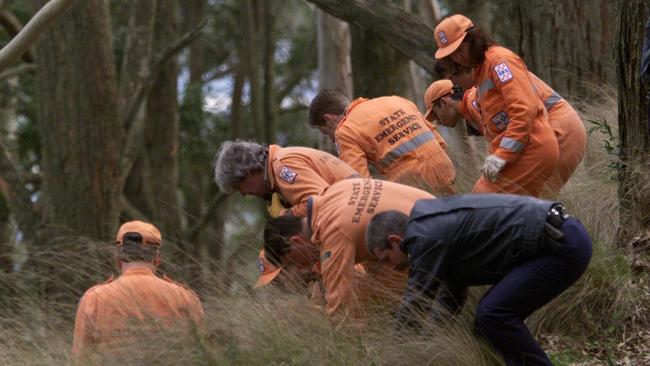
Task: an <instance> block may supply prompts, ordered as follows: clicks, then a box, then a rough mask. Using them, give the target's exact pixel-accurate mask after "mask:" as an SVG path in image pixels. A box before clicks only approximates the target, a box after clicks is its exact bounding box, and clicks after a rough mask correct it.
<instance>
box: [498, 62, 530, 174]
mask: <svg viewBox="0 0 650 366" xmlns="http://www.w3.org/2000/svg"><path fill="white" fill-rule="evenodd" d="M491 67H492V69H491V70H490V76H491V77H492V80H493V81H494V85H496V87H497V89H498V90H499V92H500V94H501V97H502V99H503V103H504V106H505V113H506V114H507V115H508V119H509V123H508V127H507V128H506V130H505V132H504V133H503V138H502V139H501V143H500V144H499V147H498V148H497V149H496V151H495V155H496V156H498V157H500V158H501V159H504V160H505V161H507V162H509V163H511V162H514V161H515V160H517V159H518V158H519V154H520V153H521V151H522V150H523V149H524V147H525V146H526V144H527V143H528V140H529V139H530V131H531V129H532V126H533V123H534V120H535V118H537V115H538V113H539V112H540V107H541V106H542V105H541V101H540V100H539V97H538V96H537V94H536V93H535V91H534V90H533V86H532V83H531V81H530V77H529V76H528V70H527V69H526V66H525V65H524V63H523V61H521V60H520V59H516V58H513V57H509V58H507V59H506V60H499V61H497V62H495V64H493V65H492V66H491Z"/></svg>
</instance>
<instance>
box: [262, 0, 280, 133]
mask: <svg viewBox="0 0 650 366" xmlns="http://www.w3.org/2000/svg"><path fill="white" fill-rule="evenodd" d="M277 7H278V5H277V4H276V3H275V2H273V1H264V2H263V3H262V8H263V11H264V18H263V21H264V28H263V33H264V122H265V124H266V126H265V132H266V142H268V143H269V144H272V143H275V134H276V125H277V119H278V113H277V106H276V102H275V88H274V87H273V83H274V80H275V71H274V68H275V17H276V14H277V9H276V8H277Z"/></svg>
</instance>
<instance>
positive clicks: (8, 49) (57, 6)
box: [0, 0, 77, 72]
mask: <svg viewBox="0 0 650 366" xmlns="http://www.w3.org/2000/svg"><path fill="white" fill-rule="evenodd" d="M75 2H77V0H50V1H49V2H48V3H47V4H45V5H44V6H43V7H42V8H41V9H40V10H39V11H38V12H37V13H36V14H35V15H34V16H33V17H32V19H30V20H29V22H27V24H26V25H25V27H23V29H21V31H20V32H19V33H18V34H17V35H16V36H15V37H14V38H13V39H12V40H11V42H9V43H8V44H7V45H6V46H4V47H3V48H2V50H0V72H2V71H3V70H5V69H6V68H7V67H8V66H9V65H11V64H13V63H14V62H16V61H17V60H18V59H19V58H20V57H21V56H22V55H23V54H24V53H25V52H27V50H28V49H29V47H30V46H31V45H32V44H33V43H34V42H36V40H37V39H38V37H39V36H40V35H41V33H43V31H45V29H47V28H48V27H49V26H50V25H51V24H52V23H53V22H54V21H55V20H57V19H58V18H59V17H61V15H63V14H64V13H65V12H66V11H67V10H68V9H70V7H72V5H74V3H75Z"/></svg>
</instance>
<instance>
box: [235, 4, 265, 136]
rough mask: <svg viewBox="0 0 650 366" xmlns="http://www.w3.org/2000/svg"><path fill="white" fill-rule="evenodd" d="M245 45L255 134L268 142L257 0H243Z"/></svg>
mask: <svg viewBox="0 0 650 366" xmlns="http://www.w3.org/2000/svg"><path fill="white" fill-rule="evenodd" d="M241 4H242V17H243V21H242V24H243V28H244V29H243V33H244V39H245V42H244V45H243V47H242V51H243V52H242V56H243V58H242V60H244V61H245V62H246V64H247V65H246V66H247V67H246V70H247V74H248V86H249V93H250V115H251V120H252V122H253V127H254V135H255V137H256V140H257V141H258V142H266V138H267V134H266V124H265V123H264V104H263V102H264V101H263V91H262V81H261V78H260V69H261V68H262V60H261V57H260V56H261V52H260V49H259V48H260V47H259V45H260V43H261V42H260V30H259V25H260V21H259V19H260V14H259V13H260V10H261V9H260V4H259V1H257V0H244V1H242V3H241Z"/></svg>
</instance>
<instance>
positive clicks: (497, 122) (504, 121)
mask: <svg viewBox="0 0 650 366" xmlns="http://www.w3.org/2000/svg"><path fill="white" fill-rule="evenodd" d="M492 123H494V126H495V127H496V128H497V129H498V130H499V131H504V130H505V129H506V128H507V127H508V124H510V118H508V114H507V113H506V112H504V111H501V112H499V113H497V114H495V115H494V117H492Z"/></svg>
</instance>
